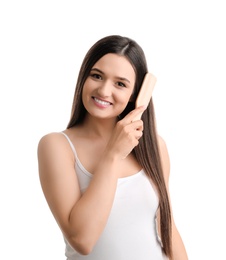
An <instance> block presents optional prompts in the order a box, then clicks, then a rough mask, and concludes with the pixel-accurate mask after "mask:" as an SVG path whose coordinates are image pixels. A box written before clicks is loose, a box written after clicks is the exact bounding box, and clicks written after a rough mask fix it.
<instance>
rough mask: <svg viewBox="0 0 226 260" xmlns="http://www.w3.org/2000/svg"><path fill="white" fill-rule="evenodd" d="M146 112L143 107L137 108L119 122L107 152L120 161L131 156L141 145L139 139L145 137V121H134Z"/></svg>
mask: <svg viewBox="0 0 226 260" xmlns="http://www.w3.org/2000/svg"><path fill="white" fill-rule="evenodd" d="M144 110H145V107H143V106H141V107H138V108H135V109H134V110H132V111H131V112H130V113H129V114H127V115H126V116H125V117H124V118H123V119H122V120H120V121H118V122H117V124H116V126H115V129H114V131H113V134H112V136H111V138H110V140H109V142H108V144H107V147H106V152H110V153H112V154H113V156H116V157H117V158H119V159H125V158H126V157H127V155H129V154H130V152H131V151H132V150H133V148H134V147H135V146H137V145H138V144H139V139H140V138H141V137H142V135H143V121H142V120H136V121H134V119H135V118H136V116H137V115H138V114H140V113H142V112H143V111H144Z"/></svg>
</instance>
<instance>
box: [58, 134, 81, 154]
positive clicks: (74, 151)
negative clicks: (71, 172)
mask: <svg viewBox="0 0 226 260" xmlns="http://www.w3.org/2000/svg"><path fill="white" fill-rule="evenodd" d="M60 133H61V134H63V135H64V136H65V137H66V139H67V140H68V142H69V144H70V146H71V149H72V151H73V153H74V155H75V158H76V159H77V158H78V156H77V153H76V150H75V147H74V145H73V143H72V141H71V140H70V138H69V137H68V135H66V134H65V133H64V132H60Z"/></svg>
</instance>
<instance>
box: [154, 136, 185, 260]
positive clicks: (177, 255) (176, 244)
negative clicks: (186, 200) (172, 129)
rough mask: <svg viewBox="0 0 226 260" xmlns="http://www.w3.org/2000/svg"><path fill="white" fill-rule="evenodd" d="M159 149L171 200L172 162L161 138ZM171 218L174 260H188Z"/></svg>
mask: <svg viewBox="0 0 226 260" xmlns="http://www.w3.org/2000/svg"><path fill="white" fill-rule="evenodd" d="M159 148H160V154H161V160H162V167H163V173H164V178H165V182H166V187H167V191H168V196H169V198H170V195H169V176H170V160H169V154H168V150H167V146H166V144H165V142H164V140H163V139H162V138H161V137H159ZM171 212H172V207H171ZM171 217H172V249H173V259H172V260H188V256H187V253H186V249H185V246H184V243H183V241H182V238H181V236H180V234H179V232H178V230H177V227H176V225H175V222H174V219H173V214H172V216H171Z"/></svg>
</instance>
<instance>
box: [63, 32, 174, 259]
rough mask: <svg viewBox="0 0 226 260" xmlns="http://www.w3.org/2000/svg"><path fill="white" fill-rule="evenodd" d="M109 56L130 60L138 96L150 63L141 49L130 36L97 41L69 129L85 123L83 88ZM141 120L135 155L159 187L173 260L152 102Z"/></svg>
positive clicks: (167, 246)
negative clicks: (104, 58)
mask: <svg viewBox="0 0 226 260" xmlns="http://www.w3.org/2000/svg"><path fill="white" fill-rule="evenodd" d="M108 53H115V54H118V55H121V56H124V57H125V58H127V59H128V61H129V62H130V63H131V65H132V66H133V68H134V70H135V73H136V82H135V87H134V93H133V95H134V100H135V98H136V96H137V94H138V93H139V89H140V86H141V84H142V81H143V79H144V76H145V74H146V73H147V72H148V68H147V62H146V58H145V55H144V52H143V50H142V48H141V47H140V46H139V45H138V44H137V43H136V42H135V41H134V40H132V39H130V38H127V37H122V36H120V35H110V36H107V37H104V38H102V39H100V40H99V41H97V42H96V43H95V44H94V45H93V46H92V47H91V48H90V49H89V51H88V52H87V54H86V56H85V58H84V60H83V63H82V65H81V68H80V71H79V74H78V79H77V84H76V88H75V94H74V100H73V105H72V111H71V118H70V121H69V123H68V125H67V128H71V127H73V126H75V125H77V124H79V123H81V122H82V121H83V119H84V117H85V115H86V113H87V112H86V109H85V107H84V106H83V103H82V89H83V85H84V82H85V81H86V79H87V77H88V76H89V74H90V71H91V69H92V67H93V66H94V64H95V63H96V62H97V61H98V60H99V59H100V58H101V57H103V56H104V55H105V54H108ZM134 107H135V104H134V102H129V103H128V105H127V107H126V108H125V110H124V111H123V113H122V114H121V118H122V117H124V116H125V115H126V114H127V113H128V112H130V111H131V110H132V109H133V108H134ZM142 120H143V122H144V131H143V136H142V138H141V139H140V140H139V145H138V146H136V147H135V148H134V154H135V156H136V158H137V161H138V162H139V163H140V165H141V166H142V167H143V169H144V171H145V172H146V174H147V175H148V176H149V177H150V178H151V180H152V182H153V183H154V185H155V186H156V188H157V191H158V195H159V208H160V215H161V219H160V226H161V239H162V244H163V251H164V253H165V254H166V255H167V256H168V257H170V258H171V257H172V246H171V212H170V206H169V199H168V195H167V190H166V185H165V181H164V176H163V170H162V165H161V159H160V154H159V148H158V137H157V132H156V125H155V112H154V106H153V101H152V99H151V101H150V103H149V105H148V108H147V109H146V110H145V112H144V113H143V115H142Z"/></svg>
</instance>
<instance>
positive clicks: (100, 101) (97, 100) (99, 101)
mask: <svg viewBox="0 0 226 260" xmlns="http://www.w3.org/2000/svg"><path fill="white" fill-rule="evenodd" d="M94 100H95V101H96V102H97V103H99V104H101V105H105V106H107V105H110V102H106V101H102V100H99V99H97V98H94Z"/></svg>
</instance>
